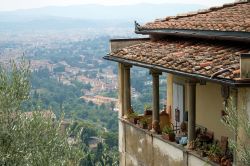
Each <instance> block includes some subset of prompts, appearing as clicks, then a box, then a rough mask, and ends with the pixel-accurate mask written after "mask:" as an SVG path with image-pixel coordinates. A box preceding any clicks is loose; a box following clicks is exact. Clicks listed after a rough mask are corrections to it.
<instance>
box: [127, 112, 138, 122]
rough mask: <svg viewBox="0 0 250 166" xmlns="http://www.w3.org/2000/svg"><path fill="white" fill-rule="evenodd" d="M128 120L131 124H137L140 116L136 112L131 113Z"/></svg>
mask: <svg viewBox="0 0 250 166" xmlns="http://www.w3.org/2000/svg"><path fill="white" fill-rule="evenodd" d="M128 119H129V121H130V122H131V123H134V124H137V121H138V120H139V117H138V114H137V113H136V112H133V113H130V114H129V115H128Z"/></svg>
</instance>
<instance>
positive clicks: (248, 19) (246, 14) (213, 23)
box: [142, 2, 250, 32]
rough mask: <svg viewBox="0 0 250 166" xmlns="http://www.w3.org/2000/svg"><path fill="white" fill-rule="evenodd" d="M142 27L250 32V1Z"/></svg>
mask: <svg viewBox="0 0 250 166" xmlns="http://www.w3.org/2000/svg"><path fill="white" fill-rule="evenodd" d="M142 29H187V30H190V29H192V30H214V31H237V32H250V3H249V2H237V3H230V4H225V5H223V6H221V7H212V8H210V9H206V10H199V11H198V12H192V13H187V14H179V15H177V16H175V17H172V16H171V17H166V18H165V19H157V20H156V21H155V22H150V23H147V24H145V25H144V26H142Z"/></svg>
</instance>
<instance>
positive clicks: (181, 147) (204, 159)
mask: <svg viewBox="0 0 250 166" xmlns="http://www.w3.org/2000/svg"><path fill="white" fill-rule="evenodd" d="M119 120H120V122H122V123H125V124H126V125H129V126H131V127H133V128H135V129H136V130H139V131H141V132H143V133H145V134H147V135H149V136H151V137H153V138H156V139H159V140H161V141H163V142H165V143H167V144H169V145H172V146H174V147H175V148H177V149H179V150H181V151H182V152H183V153H186V154H187V155H192V156H195V157H196V158H198V159H200V160H202V161H203V162H205V163H207V164H210V165H212V166H219V164H217V163H214V162H212V161H210V160H209V159H208V158H207V157H201V156H200V155H199V154H197V153H196V152H195V151H192V150H188V149H186V148H184V147H183V146H182V145H180V144H177V143H174V142H170V141H168V140H165V139H163V138H162V136H161V134H155V133H152V132H150V131H149V130H146V129H142V128H140V127H138V126H137V125H135V124H133V123H131V122H129V121H127V120H126V119H123V118H119Z"/></svg>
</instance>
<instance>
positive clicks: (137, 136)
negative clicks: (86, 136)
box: [119, 121, 211, 166]
mask: <svg viewBox="0 0 250 166" xmlns="http://www.w3.org/2000/svg"><path fill="white" fill-rule="evenodd" d="M119 123H120V125H121V126H122V127H121V131H120V132H122V134H123V138H122V137H119V139H122V141H121V142H120V143H122V144H123V145H125V146H124V147H125V148H124V150H121V149H122V148H119V151H120V166H196V165H197V164H198V165H201V166H202V165H207V166H211V164H210V163H207V161H206V160H205V159H201V158H199V157H197V156H195V155H194V154H193V153H191V152H189V151H187V150H186V149H184V148H183V147H182V146H181V145H177V144H175V143H169V142H166V141H163V140H162V139H161V137H160V136H159V135H154V134H152V133H150V132H149V131H146V130H142V129H139V128H138V127H135V126H134V125H132V124H129V123H127V122H124V121H120V122H119ZM174 144H175V145H174Z"/></svg>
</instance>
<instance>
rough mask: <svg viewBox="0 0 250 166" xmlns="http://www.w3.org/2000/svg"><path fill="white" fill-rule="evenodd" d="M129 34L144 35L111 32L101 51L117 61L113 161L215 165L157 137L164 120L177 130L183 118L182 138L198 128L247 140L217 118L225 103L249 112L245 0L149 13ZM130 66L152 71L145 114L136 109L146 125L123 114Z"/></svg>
mask: <svg viewBox="0 0 250 166" xmlns="http://www.w3.org/2000/svg"><path fill="white" fill-rule="evenodd" d="M135 33H137V34H143V35H149V38H138V39H113V40H111V53H110V54H109V55H108V56H105V57H104V59H107V60H110V61H115V62H117V63H118V66H119V102H120V112H119V152H120V165H146V166H161V165H169V166H176V165H184V166H186V165H188V166H196V165H197V166H198V165H204V164H207V165H216V163H215V162H212V161H210V160H209V159H208V157H203V156H201V155H199V153H197V151H195V150H192V149H191V148H188V147H187V146H183V145H180V144H177V143H173V142H170V141H166V140H164V139H163V138H162V136H161V132H162V131H163V128H164V126H165V125H170V126H171V124H172V126H174V127H173V129H174V132H176V134H177V132H179V131H178V130H180V126H181V124H183V122H184V123H186V125H187V138H188V143H189V145H191V143H193V142H195V140H197V137H198V136H199V135H198V134H197V132H198V129H202V130H205V133H207V136H208V137H211V138H212V139H213V140H219V141H223V139H224V140H225V138H229V139H232V140H234V141H236V142H239V140H241V141H242V140H247V139H249V138H248V137H246V136H245V134H244V132H242V129H241V128H238V129H236V130H235V131H234V132H232V131H231V130H229V128H228V127H226V126H225V125H224V124H223V123H222V120H223V117H224V116H230V115H228V114H226V113H225V110H226V108H228V107H229V103H231V104H233V105H234V107H235V110H236V111H237V114H242V115H244V116H245V117H247V118H248V119H249V117H250V74H249V72H250V54H249V52H250V48H249V46H250V3H249V1H241V2H235V3H231V4H225V5H223V6H220V7H212V8H210V9H207V10H199V11H198V12H192V13H188V14H180V15H177V16H175V17H166V18H164V19H157V20H155V21H154V22H149V23H147V24H145V25H143V26H141V25H139V24H138V23H135ZM133 66H139V67H143V68H147V69H148V70H149V71H150V74H151V75H152V82H153V84H152V89H153V92H152V100H153V102H152V113H151V114H150V113H149V114H148V115H146V114H145V115H144V116H147V120H148V121H147V122H148V123H149V126H151V128H150V127H149V130H147V129H141V128H140V127H138V125H135V124H132V123H131V122H129V120H128V119H129V117H130V116H129V115H130V114H131V110H132V108H131V91H130V88H131V85H130V70H131V68H132V67H133ZM162 73H167V78H166V79H167V85H166V86H167V92H166V93H167V103H166V109H165V111H163V112H160V111H159V110H160V108H159V107H160V105H159V103H160V98H159V75H161V74H162ZM242 103H244V104H242ZM242 105H244V108H243V106H242ZM135 111H136V110H135ZM177 114H178V115H177ZM140 118H143V116H142V115H141V116H139V119H140ZM224 143H225V142H224ZM221 144H223V142H220V144H219V145H221ZM232 153H233V155H234V157H233V160H232V159H230V160H229V161H230V162H231V163H230V162H228V163H227V164H228V165H230V164H232V163H234V164H236V165H240V162H239V161H237V155H238V154H237V153H236V152H235V151H234V152H232ZM219 162H221V161H219ZM217 164H218V163H217ZM221 164H223V163H221Z"/></svg>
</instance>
